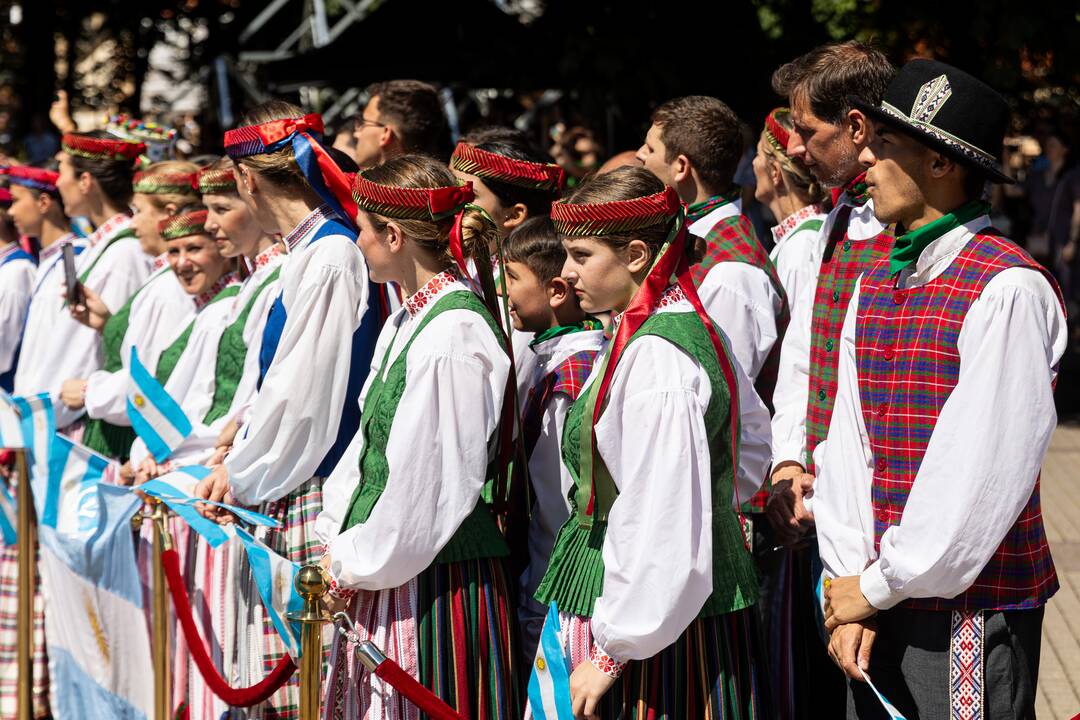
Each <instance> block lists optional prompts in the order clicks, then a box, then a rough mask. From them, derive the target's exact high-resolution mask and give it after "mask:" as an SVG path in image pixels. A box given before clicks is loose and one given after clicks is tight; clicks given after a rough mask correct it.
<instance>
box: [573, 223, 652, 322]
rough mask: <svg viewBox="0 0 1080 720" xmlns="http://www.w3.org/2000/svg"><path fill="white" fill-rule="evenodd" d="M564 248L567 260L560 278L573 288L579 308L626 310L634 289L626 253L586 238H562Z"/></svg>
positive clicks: (635, 288)
mask: <svg viewBox="0 0 1080 720" xmlns="http://www.w3.org/2000/svg"><path fill="white" fill-rule="evenodd" d="M563 247H565V248H566V263H565V264H563V270H562V277H563V279H564V280H566V282H567V283H569V285H570V288H571V289H572V290H573V291H574V295H575V296H576V297H577V299H578V304H580V305H581V309H582V310H584V311H585V312H587V313H589V314H590V315H595V314H596V313H602V312H608V311H611V312H615V313H620V312H622V311H623V310H625V309H626V306H627V305H629V304H630V300H631V299H632V298H633V297H634V293H635V292H636V291H637V285H636V284H635V282H634V274H633V272H632V270H631V268H630V267H629V265H628V262H627V260H626V259H625V258H624V257H623V255H624V254H625V253H620V252H616V251H615V249H614V248H612V247H611V245H609V244H607V243H606V242H602V241H600V240H597V239H596V238H587V237H567V238H563Z"/></svg>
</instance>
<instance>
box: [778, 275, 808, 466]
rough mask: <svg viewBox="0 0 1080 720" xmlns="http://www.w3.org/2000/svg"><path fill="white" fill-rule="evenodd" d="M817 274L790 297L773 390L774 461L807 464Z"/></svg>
mask: <svg viewBox="0 0 1080 720" xmlns="http://www.w3.org/2000/svg"><path fill="white" fill-rule="evenodd" d="M816 292H817V278H816V277H815V278H814V279H813V281H812V282H807V283H804V284H803V286H802V288H801V289H800V291H799V295H798V297H795V298H791V297H790V296H789V298H788V300H789V302H790V307H791V320H790V321H789V322H788V328H787V332H785V333H784V341H783V343H782V344H781V346H780V366H779V368H778V369H777V376H776V388H775V389H774V390H773V408H774V412H773V418H772V442H773V452H772V456H773V463H774V464H779V463H781V462H785V461H792V462H797V463H798V464H799V465H801V466H804V467H805V465H806V459H805V453H806V405H807V403H808V402H809V400H810V326H811V323H812V321H813V313H814V294H815V293H816Z"/></svg>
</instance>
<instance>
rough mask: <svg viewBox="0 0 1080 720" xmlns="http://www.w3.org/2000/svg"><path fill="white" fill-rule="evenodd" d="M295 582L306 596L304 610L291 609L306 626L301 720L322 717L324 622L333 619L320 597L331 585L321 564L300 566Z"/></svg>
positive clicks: (302, 640)
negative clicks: (320, 714) (294, 610)
mask: <svg viewBox="0 0 1080 720" xmlns="http://www.w3.org/2000/svg"><path fill="white" fill-rule="evenodd" d="M293 584H294V585H295V586H296V591H297V592H298V593H300V597H302V598H304V610H303V611H302V612H300V613H289V619H290V620H296V621H299V622H301V623H303V626H304V627H303V630H302V634H301V636H300V720H318V717H319V701H320V697H319V693H320V691H321V689H322V626H323V623H327V622H330V621H331V619H332V618H331V617H330V614H329V613H328V612H326V610H325V609H324V608H323V607H322V605H321V604H320V602H319V600H320V598H322V596H323V595H324V594H326V591H327V590H329V589H330V587H329V584H328V583H327V582H326V579H325V578H324V577H323V573H322V570H321V569H320V568H319V566H318V565H305V566H303V567H302V568H300V572H298V573H297V574H296V579H295V580H294V581H293Z"/></svg>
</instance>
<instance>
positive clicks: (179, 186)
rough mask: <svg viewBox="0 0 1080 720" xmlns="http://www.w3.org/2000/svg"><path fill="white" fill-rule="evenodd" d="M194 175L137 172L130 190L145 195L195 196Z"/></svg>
mask: <svg viewBox="0 0 1080 720" xmlns="http://www.w3.org/2000/svg"><path fill="white" fill-rule="evenodd" d="M195 182H196V181H195V173H178V172H137V173H135V180H134V181H133V182H132V184H131V189H132V190H133V191H134V192H137V193H145V194H147V195H169V194H185V195H186V194H191V195H194V194H195V190H196V184H195Z"/></svg>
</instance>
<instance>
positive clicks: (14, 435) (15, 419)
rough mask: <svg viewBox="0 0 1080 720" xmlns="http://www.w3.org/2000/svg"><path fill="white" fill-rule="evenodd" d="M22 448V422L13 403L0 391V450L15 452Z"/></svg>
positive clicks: (8, 396) (9, 397)
mask: <svg viewBox="0 0 1080 720" xmlns="http://www.w3.org/2000/svg"><path fill="white" fill-rule="evenodd" d="M21 447H23V434H22V420H21V418H20V416H19V408H18V407H17V406H16V405H15V401H14V400H13V399H12V398H11V396H10V395H8V394H7V393H6V392H4V391H3V390H0V449H5V450H15V449H18V448H21Z"/></svg>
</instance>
